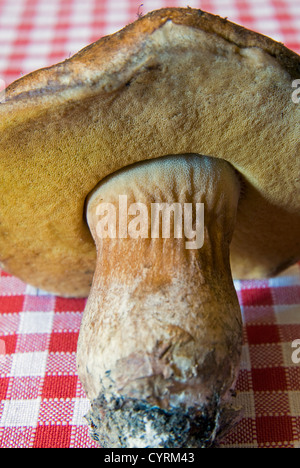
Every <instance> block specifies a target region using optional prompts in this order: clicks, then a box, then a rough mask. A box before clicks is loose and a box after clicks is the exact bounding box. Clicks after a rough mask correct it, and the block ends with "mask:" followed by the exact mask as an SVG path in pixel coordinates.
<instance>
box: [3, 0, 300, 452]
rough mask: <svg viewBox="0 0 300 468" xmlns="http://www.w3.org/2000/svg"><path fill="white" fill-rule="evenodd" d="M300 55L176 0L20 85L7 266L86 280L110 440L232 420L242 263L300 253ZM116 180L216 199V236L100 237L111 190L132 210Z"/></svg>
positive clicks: (199, 432) (77, 292)
mask: <svg viewBox="0 0 300 468" xmlns="http://www.w3.org/2000/svg"><path fill="white" fill-rule="evenodd" d="M299 73H300V61H299V56H298V55H297V54H295V53H294V52H292V51H290V50H288V49H287V48H286V47H284V46H283V45H282V44H279V43H277V42H275V41H274V40H272V39H270V38H267V37H265V36H262V35H260V34H258V33H255V32H251V31H248V30H246V29H244V28H242V27H241V26H238V25H236V24H233V23H230V22H229V21H227V20H225V19H222V18H220V17H217V16H213V15H210V14H208V13H205V12H203V11H201V10H193V9H190V8H188V9H182V8H169V9H163V10H159V11H154V12H152V13H149V14H147V15H146V16H144V17H142V18H140V19H138V20H137V21H136V22H134V23H132V24H130V25H128V26H127V27H125V28H124V29H123V30H121V31H119V32H117V33H116V34H113V35H111V36H108V37H105V38H102V39H100V40H99V41H98V42H96V43H94V44H92V45H90V46H88V47H87V48H85V49H83V50H82V51H80V52H79V53H78V54H76V55H75V56H74V57H72V58H70V59H68V60H66V61H64V62H62V63H59V64H57V65H55V66H53V67H50V68H47V69H42V70H38V71H36V72H33V73H31V74H29V75H27V76H24V77H23V78H21V79H20V80H17V81H16V82H15V83H13V84H12V85H10V86H9V87H8V89H7V90H6V94H5V103H3V104H1V105H0V115H1V122H0V135H1V143H0V155H1V157H0V165H1V186H0V190H1V201H0V203H1V209H0V262H1V266H2V267H3V268H5V269H6V270H7V271H8V272H10V273H11V274H13V275H16V276H18V277H19V278H21V279H22V280H24V281H26V282H28V283H31V284H33V285H35V286H38V287H40V288H43V289H45V290H47V291H49V292H52V293H55V294H59V295H63V296H78V297H85V296H87V295H89V298H88V302H87V307H86V310H85V313H84V318H83V323H82V327H81V332H80V339H79V346H78V356H77V360H78V372H79V376H80V379H81V381H82V383H83V386H84V388H85V391H86V393H87V396H88V397H89V399H90V400H91V411H90V413H89V420H90V423H91V426H92V429H93V437H94V438H95V439H97V440H99V441H100V443H101V444H102V445H106V446H110V447H134V446H136V447H182V446H184V447H197V446H199V447H206V446H210V445H211V444H212V443H213V442H214V440H215V439H216V437H217V435H218V434H220V433H222V430H223V428H224V427H225V426H228V425H230V424H231V423H232V421H234V420H235V411H234V408H232V407H231V406H230V394H231V391H232V389H233V387H234V383H235V380H236V376H237V372H238V363H239V359H240V349H241V317H240V309H239V305H238V301H237V297H236V294H235V290H234V287H233V282H232V275H233V278H240V279H243V278H260V277H267V276H270V275H275V274H276V273H279V272H280V271H282V270H283V269H284V268H286V267H287V266H289V265H291V264H293V263H294V262H296V261H297V260H299V258H300V210H299V206H300V190H299V148H300V143H299V129H298V125H299V106H297V105H296V104H295V103H294V102H293V101H292V99H291V95H292V91H293V88H292V82H293V80H294V79H296V78H299ZM119 196H126V197H127V198H126V200H127V202H128V203H130V204H139V203H142V204H143V206H144V207H146V210H149V209H150V207H151V204H152V203H170V204H174V203H175V204H176V203H178V204H180V206H181V205H182V204H183V206H184V204H192V205H193V204H197V203H198V204H201V203H203V205H204V227H203V245H202V246H201V248H194V249H187V248H186V242H187V241H190V239H189V238H188V236H187V234H186V233H185V237H184V236H183V237H181V238H180V236H175V235H174V236H171V237H170V238H163V237H162V236H160V237H159V236H158V237H156V238H152V237H151V236H150V234H151V223H148V225H147V229H148V231H144V232H148V236H146V235H145V236H141V235H140V237H138V234H137V235H136V237H135V238H132V237H126V236H119V237H118V236H115V238H110V237H107V238H105V237H104V238H102V237H101V236H99V235H98V234H97V223H98V222H99V219H100V218H99V212H98V207H99V206H100V205H101V203H110V204H111V205H110V206H113V207H115V214H116V215H117V214H120V213H119V211H118V210H119V208H118V203H117V202H118V199H119ZM140 206H141V205H140ZM137 207H138V205H135V208H136V210H137ZM137 212H138V210H137V211H136V213H137ZM121 215H122V213H121ZM170 219H171V218H170ZM179 219H181V222H182V220H184V213H183V212H181V213H180V216H179ZM129 222H130V216H129V217H127V220H126V223H125V225H126V229H125V231H127V233H128V229H129ZM152 227H153V223H152ZM170 227H171V228H174V232H175V231H176V229H175V228H176V222H175V215H174V218H172V219H171V224H170ZM137 231H138V230H137V229H136V233H137ZM112 237H113V236H112ZM231 238H232V241H231ZM229 244H230V262H229ZM95 245H96V248H95ZM229 263H230V264H231V268H230V264H229ZM92 280H93V284H92Z"/></svg>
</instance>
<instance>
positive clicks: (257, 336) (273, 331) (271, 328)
mask: <svg viewBox="0 0 300 468" xmlns="http://www.w3.org/2000/svg"><path fill="white" fill-rule="evenodd" d="M247 338H248V343H249V344H261V343H278V342H279V341H280V339H279V332H278V327H277V326H276V325H250V326H248V327H247Z"/></svg>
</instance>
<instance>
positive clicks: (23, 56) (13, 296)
mask: <svg viewBox="0 0 300 468" xmlns="http://www.w3.org/2000/svg"><path fill="white" fill-rule="evenodd" d="M141 3H142V1H141V0H140V1H131V0H127V1H125V0H117V1H114V0H110V1H108V0H51V2H50V1H49V0H14V1H11V0H0V92H1V90H2V89H1V86H2V87H3V83H5V84H6V85H8V84H9V83H11V82H12V81H14V80H15V79H17V78H19V77H20V76H22V74H26V73H28V72H30V71H32V70H34V69H37V68H41V67H44V66H49V65H52V64H53V63H56V62H58V61H60V60H63V59H65V58H67V57H69V56H70V55H72V54H73V53H75V52H76V51H77V50H79V49H80V48H82V47H84V46H85V45H87V44H88V43H90V42H93V41H95V40H97V39H98V38H100V37H101V36H103V35H106V34H110V33H113V32H115V31H116V30H118V29H120V28H121V27H123V26H124V25H125V24H127V23H129V22H131V21H133V20H135V19H136V18H137V14H138V13H143V14H145V13H147V12H148V11H150V10H153V9H157V8H161V7H166V6H184V7H185V6H187V4H188V5H189V6H191V7H195V8H202V9H203V10H206V11H210V12H211V13H216V14H219V15H221V16H226V17H228V19H229V20H231V21H234V22H237V23H240V24H243V25H244V26H246V27H249V28H251V29H254V30H257V31H259V32H262V33H264V34H266V35H269V36H271V37H273V38H274V39H276V40H279V41H281V42H283V43H284V44H285V45H287V46H288V47H290V48H291V49H293V50H295V51H296V52H298V53H300V4H299V0H265V1H264V2H261V1H260V0H252V1H250V0H248V1H247V0H241V1H239V0H203V1H198V0H189V1H188V2H180V1H178V0H174V1H166V0H144V2H143V6H140V5H141ZM235 286H236V290H237V293H238V297H239V301H240V304H241V308H242V314H243V318H244V348H243V359H242V365H241V369H240V374H239V378H238V382H237V390H238V394H237V403H240V404H241V405H242V406H243V407H244V415H243V418H242V420H241V421H240V423H239V424H238V425H237V427H236V428H235V429H234V430H233V431H232V432H231V433H230V434H228V435H227V437H226V438H225V439H224V441H223V444H222V446H224V447H300V363H297V360H299V358H300V349H299V348H300V346H299V344H298V347H295V348H293V347H292V344H293V343H294V345H295V346H297V341H296V340H300V266H299V265H296V266H294V267H293V268H292V269H290V270H289V271H287V272H285V274H284V275H281V276H279V277H277V278H274V279H270V280H264V281H237V282H235ZM84 306H85V300H79V299H62V298H59V297H54V296H50V295H47V294H45V293H44V292H42V291H39V290H37V289H35V288H33V287H31V286H28V285H26V284H24V283H22V282H21V281H20V280H18V279H16V278H14V277H12V276H10V275H7V274H6V273H4V272H1V271H0V447H1V448H7V447H24V448H25V447H26V448H27V447H78V448H81V447H86V448H92V447H96V445H95V444H94V443H93V442H92V441H91V439H90V438H89V436H88V428H87V426H86V423H85V420H84V417H83V416H84V414H85V413H86V411H87V409H88V401H87V399H86V397H85V394H84V391H83V389H82V387H81V384H80V382H79V380H78V376H77V373H76V366H75V361H76V355H75V353H76V344H77V338H78V333H79V327H80V322H81V318H82V313H83V310H84ZM298 349H299V352H298V353H297V350H298ZM293 353H294V354H293ZM293 357H294V359H292V358H293ZM293 361H295V362H293Z"/></svg>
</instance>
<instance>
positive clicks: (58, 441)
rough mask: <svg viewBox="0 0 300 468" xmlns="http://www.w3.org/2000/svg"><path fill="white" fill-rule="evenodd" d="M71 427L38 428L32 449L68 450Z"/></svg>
mask: <svg viewBox="0 0 300 468" xmlns="http://www.w3.org/2000/svg"><path fill="white" fill-rule="evenodd" d="M70 438H71V426H38V428H37V430H36V434H35V439H34V444H33V447H34V448H53V447H55V448H69V446H70Z"/></svg>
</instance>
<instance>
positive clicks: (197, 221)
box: [77, 155, 242, 448]
mask: <svg viewBox="0 0 300 468" xmlns="http://www.w3.org/2000/svg"><path fill="white" fill-rule="evenodd" d="M239 193H240V183H239V179H238V176H237V174H236V172H235V171H234V169H233V168H232V167H231V166H230V165H229V164H228V163H227V162H225V161H223V160H218V159H215V158H210V157H204V156H200V155H185V156H173V157H171V156H170V157H164V158H160V159H157V160H152V161H147V162H145V163H143V164H140V165H137V166H133V167H131V168H127V169H126V170H124V171H122V172H121V173H119V174H116V175H114V176H112V177H110V178H109V179H108V180H106V181H105V182H103V183H102V184H101V185H99V187H97V189H96V190H95V191H94V193H93V194H92V196H91V197H90V200H89V203H88V208H87V219H88V223H89V226H90V229H91V233H92V235H93V237H94V239H95V243H96V246H97V255H98V257H97V267H96V271H95V275H94V281H93V285H92V289H91V293H90V296H89V299H88V302H87V306H86V310H85V313H84V317H83V322H82V326H81V331H80V337H79V344H78V356H77V359H78V372H79V376H80V379H81V381H82V383H83V386H84V388H85V391H86V393H87V396H88V398H89V399H90V401H91V411H90V413H89V416H88V419H89V422H90V424H91V427H92V435H93V437H94V438H95V439H96V440H99V442H100V444H101V445H102V446H103V447H168V448H169V447H204V446H209V445H210V444H212V443H213V441H214V440H215V438H216V436H217V435H218V434H219V433H221V431H222V430H223V429H224V427H225V426H226V425H228V424H231V423H232V419H233V418H234V417H235V410H234V408H232V407H231V406H230V405H231V394H232V390H233V388H234V385H235V381H236V377H237V372H238V368H239V361H240V352H241V341H242V321H241V314H240V307H239V303H238V300H237V295H236V291H235V288H234V284H233V281H232V276H231V271H230V264H229V245H230V241H231V237H232V233H233V230H234V225H235V218H236V210H237V205H238V200H239ZM125 196H126V197H125ZM125 201H126V205H125ZM103 203H110V204H111V205H105V206H104V205H103ZM137 203H138V205H136V204H137ZM161 203H164V204H165V205H164V206H165V207H168V208H170V207H171V205H173V206H172V209H173V214H172V216H169V215H170V212H172V209H171V208H170V209H169V211H168V210H166V211H165V212H163V214H162V216H161V218H160V222H161V230H160V232H159V237H154V236H155V235H157V232H158V231H156V228H157V224H155V222H156V223H157V220H158V218H156V214H155V213H156V212H155V209H158V208H159V207H160V208H162V205H158V204H161ZM174 203H175V205H174ZM112 207H114V209H112ZM126 207H127V211H126V209H125V208H126ZM188 207H192V210H193V224H191V222H190V221H191V218H190V217H189V216H188V210H189V209H191V208H188ZM197 207H198V208H197ZM203 208H204V211H203ZM176 209H177V211H176ZM197 209H198V211H197ZM151 210H152V217H151ZM153 212H154V214H153ZM147 213H148V216H147ZM203 214H204V217H202V216H203ZM168 219H171V222H170V236H169V237H168V235H167V231H168V229H167V227H166V226H167V224H165V227H163V222H166V223H167V222H168ZM114 220H117V227H116V229H115V230H114V228H113V221H114ZM147 220H148V224H147V223H146V221H147ZM105 223H106V224H107V226H106V229H108V230H109V233H110V235H113V234H115V236H116V237H115V238H110V237H107V238H103V237H104V234H103V226H104V224H105ZM203 223H204V225H203ZM124 226H125V228H124ZM126 228H127V232H126ZM174 228H175V236H174ZM180 228H182V230H181V232H182V235H181V236H180ZM192 234H194V239H192ZM120 235H121V236H123V237H122V238H120ZM138 235H140V236H142V237H137V236H138ZM163 235H164V236H165V237H163ZM135 237H136V238H135ZM193 241H194V243H193ZM191 247H192V248H191Z"/></svg>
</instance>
